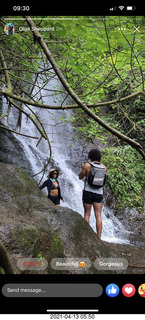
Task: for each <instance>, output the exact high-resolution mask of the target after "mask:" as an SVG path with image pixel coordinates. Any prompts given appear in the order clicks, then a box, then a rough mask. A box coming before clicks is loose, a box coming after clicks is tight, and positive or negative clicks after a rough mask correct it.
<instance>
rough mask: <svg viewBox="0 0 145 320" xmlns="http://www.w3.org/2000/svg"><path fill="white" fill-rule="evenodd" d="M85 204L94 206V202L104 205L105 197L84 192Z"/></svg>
mask: <svg viewBox="0 0 145 320" xmlns="http://www.w3.org/2000/svg"><path fill="white" fill-rule="evenodd" d="M83 202H84V203H87V204H93V202H96V203H102V202H103V195H102V194H97V193H94V192H90V191H86V190H83Z"/></svg>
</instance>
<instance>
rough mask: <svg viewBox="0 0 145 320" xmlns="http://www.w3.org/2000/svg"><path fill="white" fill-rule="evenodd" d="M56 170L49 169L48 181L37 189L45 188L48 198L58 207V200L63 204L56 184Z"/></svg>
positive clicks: (57, 173) (57, 172)
mask: <svg viewBox="0 0 145 320" xmlns="http://www.w3.org/2000/svg"><path fill="white" fill-rule="evenodd" d="M58 175H59V170H58V169H51V170H50V171H49V175H48V180H46V181H44V183H43V184H42V185H41V186H40V187H39V188H40V190H41V189H43V188H45V187H47V190H48V198H49V199H50V200H51V201H52V202H53V203H54V204H55V205H56V206H60V199H61V200H62V201H63V202H64V199H63V197H62V196H61V192H60V186H59V183H58V180H57V178H58Z"/></svg>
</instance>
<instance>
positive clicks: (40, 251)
mask: <svg viewBox="0 0 145 320" xmlns="http://www.w3.org/2000/svg"><path fill="white" fill-rule="evenodd" d="M0 181H1V183H0V202H1V211H0V257H1V255H2V249H1V244H2V247H3V248H5V249H4V250H6V257H7V259H8V263H9V264H10V268H5V266H4V265H5V264H4V263H3V264H2V263H0V267H3V269H4V272H6V273H9V272H10V271H8V270H14V273H42V274H52V273H76V274H79V273H90V274H93V273H96V274H97V273H108V271H101V272H100V271H98V270H97V269H96V268H95V267H94V261H95V260H96V258H102V257H103V258H109V257H119V258H120V257H123V258H124V256H125V255H126V254H127V253H126V252H128V251H129V250H130V248H133V247H131V246H129V245H126V246H123V245H118V244H116V245H113V244H110V243H105V242H103V241H101V240H100V239H98V237H97V234H96V233H95V232H94V231H93V230H92V228H91V227H90V226H89V224H88V223H87V222H86V221H85V220H84V219H83V218H82V216H81V215H80V214H79V213H77V212H74V211H73V210H71V209H69V208H64V207H56V206H55V205H54V204H53V203H52V202H51V201H50V200H49V199H48V198H47V197H46V196H45V195H44V194H43V192H42V191H40V190H39V186H38V184H37V182H36V181H35V180H34V179H33V178H32V177H31V176H30V175H29V174H28V173H26V171H25V170H24V169H22V168H19V167H17V166H15V165H12V164H7V163H3V162H0ZM114 246H115V247H114ZM122 250H123V251H122ZM122 252H123V255H122ZM131 252H132V254H133V250H132V251H131ZM134 252H135V256H134V267H133V268H134V270H136V273H138V271H139V272H140V269H139V267H137V268H135V261H136V263H137V261H138V258H137V257H138V255H140V257H142V261H140V265H143V264H145V254H144V252H143V250H141V249H139V248H136V251H135V250H134ZM37 257H41V258H45V259H46V260H47V262H48V267H47V268H46V269H45V270H43V271H40V270H39V271H36V270H35V271H32V270H31V271H28V270H27V271H26V270H25V271H22V270H20V269H18V267H17V261H18V259H20V258H37ZM54 258H89V259H90V262H91V267H90V268H89V269H88V270H87V271H86V270H85V269H81V270H79V271H77V270H75V271H70V270H69V271H61V270H57V271H56V270H54V269H53V268H52V267H51V261H52V259H54ZM127 259H131V257H129V256H127ZM0 261H1V259H0ZM5 263H6V261H5ZM132 264H133V262H132ZM141 270H142V269H141ZM109 272H110V273H114V271H109ZM121 272H122V273H132V267H129V268H128V269H127V270H124V271H121ZM10 273H11V272H10Z"/></svg>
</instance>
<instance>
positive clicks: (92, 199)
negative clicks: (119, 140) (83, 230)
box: [79, 149, 107, 238]
mask: <svg viewBox="0 0 145 320" xmlns="http://www.w3.org/2000/svg"><path fill="white" fill-rule="evenodd" d="M88 158H89V160H90V161H88V162H86V163H83V164H82V169H81V172H80V173H79V179H83V178H84V177H85V184H84V190H83V206H84V219H85V220H86V221H87V222H88V223H89V220H90V215H91V209H92V206H93V209H94V213H95V218H96V229H97V235H98V238H101V233H102V207H103V193H104V192H103V185H104V183H105V180H106V171H107V167H105V166H104V165H102V164H101V163H100V160H101V153H100V151H99V150H97V149H92V150H91V151H90V152H89V154H88ZM97 174H98V176H97ZM93 175H94V176H93ZM94 177H95V179H94ZM93 179H94V180H93ZM91 180H92V181H91ZM95 180H96V181H95ZM93 181H94V185H93ZM95 183H96V185H95ZM99 184H100V185H99Z"/></svg>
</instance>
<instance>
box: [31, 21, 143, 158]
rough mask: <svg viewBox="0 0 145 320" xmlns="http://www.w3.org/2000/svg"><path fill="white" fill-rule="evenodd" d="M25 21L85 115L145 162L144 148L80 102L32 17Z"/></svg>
mask: <svg viewBox="0 0 145 320" xmlns="http://www.w3.org/2000/svg"><path fill="white" fill-rule="evenodd" d="M25 19H26V21H27V23H28V25H29V27H30V29H31V30H32V33H33V37H34V39H35V41H37V42H38V43H39V45H40V47H41V49H42V50H43V52H44V53H45V55H46V57H47V59H48V60H49V62H50V63H51V65H52V67H53V69H54V70H55V73H56V75H57V76H58V78H59V80H60V82H61V83H62V85H63V86H64V88H65V89H66V91H67V92H68V94H69V95H70V96H71V98H72V99H73V100H74V101H75V102H76V103H77V105H79V107H80V108H82V109H83V110H84V111H85V113H86V114H87V115H88V116H90V117H91V118H92V119H94V120H95V121H96V122H97V123H99V124H100V125H101V126H102V127H104V128H105V129H106V130H107V131H109V132H111V133H112V134H113V135H115V136H117V137H118V138H119V139H121V140H122V141H125V142H126V143H128V144H129V145H131V146H132V147H133V148H135V149H136V150H137V151H138V152H139V153H140V154H141V155H142V157H143V159H144V160H145V153H144V151H143V148H142V146H141V145H140V144H139V143H138V142H136V141H134V140H133V139H131V138H129V137H127V136H126V135H124V134H122V133H120V132H119V131H117V130H116V129H114V128H112V127H111V126H110V125H108V124H106V123H105V122H104V121H103V120H102V119H100V117H98V116H97V115H96V114H94V113H93V112H92V111H91V110H90V109H89V108H88V107H87V105H85V104H84V103H83V102H82V101H81V100H80V98H79V97H78V96H77V95H76V93H75V92H74V91H73V89H72V88H71V87H70V85H69V84H68V82H67V81H66V79H65V77H64V76H63V74H62V72H61V70H60V69H59V67H58V65H57V63H56V61H55V59H54V58H53V56H52V54H51V52H50V50H49V49H48V47H47V45H46V43H45V41H44V40H43V38H42V36H41V34H40V32H39V31H38V29H37V28H36V25H35V24H34V22H33V21H32V19H31V17H28V16H25ZM140 93H141V92H140Z"/></svg>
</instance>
